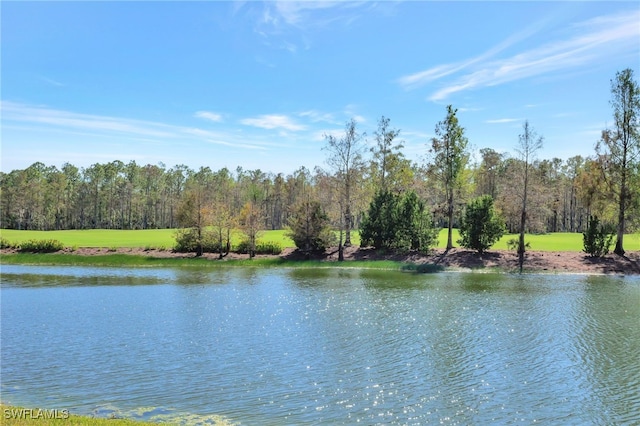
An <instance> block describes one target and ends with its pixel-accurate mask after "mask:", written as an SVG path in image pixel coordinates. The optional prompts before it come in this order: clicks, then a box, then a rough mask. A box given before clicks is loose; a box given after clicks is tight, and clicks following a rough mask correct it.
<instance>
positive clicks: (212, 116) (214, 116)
mask: <svg viewBox="0 0 640 426" xmlns="http://www.w3.org/2000/svg"><path fill="white" fill-rule="evenodd" d="M195 116H196V117H197V118H204V119H205V120H209V121H213V122H214V123H220V122H221V121H222V115H221V114H218V113H217V112H210V111H197V112H196V113H195Z"/></svg>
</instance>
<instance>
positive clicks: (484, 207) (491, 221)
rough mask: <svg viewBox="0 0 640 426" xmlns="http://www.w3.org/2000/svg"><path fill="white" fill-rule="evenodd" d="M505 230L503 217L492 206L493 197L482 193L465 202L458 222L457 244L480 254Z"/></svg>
mask: <svg viewBox="0 0 640 426" xmlns="http://www.w3.org/2000/svg"><path fill="white" fill-rule="evenodd" d="M505 230H506V229H505V223H504V219H503V218H502V217H501V216H500V215H499V214H498V213H497V212H496V211H495V209H494V208H493V198H491V196H490V195H483V196H481V197H478V198H476V199H474V200H471V201H470V202H469V204H467V207H466V208H465V211H464V216H463V217H462V220H461V223H460V237H461V238H460V239H459V240H458V244H460V245H461V246H462V247H465V248H468V249H471V250H476V251H477V252H478V253H480V254H482V253H483V252H485V251H486V250H487V249H489V248H490V247H491V246H492V245H494V244H495V243H496V242H497V241H498V240H499V239H500V238H501V237H502V236H503V235H504V233H505Z"/></svg>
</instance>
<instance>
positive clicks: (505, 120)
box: [485, 118, 522, 124]
mask: <svg viewBox="0 0 640 426" xmlns="http://www.w3.org/2000/svg"><path fill="white" fill-rule="evenodd" d="M517 121H522V119H520V118H496V119H493V120H486V121H485V123H487V124H504V123H515V122H517Z"/></svg>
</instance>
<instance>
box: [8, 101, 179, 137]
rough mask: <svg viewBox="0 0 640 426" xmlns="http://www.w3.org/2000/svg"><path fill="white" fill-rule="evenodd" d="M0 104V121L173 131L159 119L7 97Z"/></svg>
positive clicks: (150, 134) (152, 132) (152, 134)
mask: <svg viewBox="0 0 640 426" xmlns="http://www.w3.org/2000/svg"><path fill="white" fill-rule="evenodd" d="M1 108H2V120H3V121H14V122H30V123H33V124H40V125H47V126H54V127H58V128H68V129H74V130H93V131H102V132H104V131H106V132H116V133H128V134H133V135H138V136H147V137H158V138H166V137H172V136H173V131H174V129H173V128H172V127H171V126H168V125H165V124H162V123H154V122H148V121H142V120H130V119H125V118H116V117H108V116H100V115H91V114H82V113H75V112H69V111H61V110H56V109H51V108H47V107H42V106H29V105H24V104H19V103H14V102H8V101H2V104H1Z"/></svg>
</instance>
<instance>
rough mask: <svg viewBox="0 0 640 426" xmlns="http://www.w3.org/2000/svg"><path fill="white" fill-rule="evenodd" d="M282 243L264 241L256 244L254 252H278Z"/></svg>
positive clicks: (280, 251)
mask: <svg viewBox="0 0 640 426" xmlns="http://www.w3.org/2000/svg"><path fill="white" fill-rule="evenodd" d="M280 253H282V245H281V244H280V243H277V242H275V241H265V242H259V243H258V244H256V254H280Z"/></svg>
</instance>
